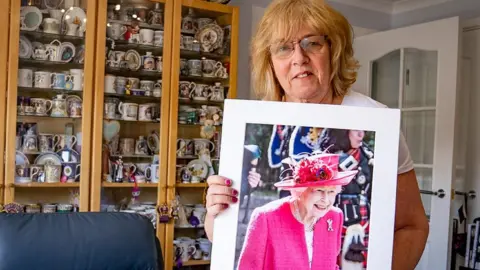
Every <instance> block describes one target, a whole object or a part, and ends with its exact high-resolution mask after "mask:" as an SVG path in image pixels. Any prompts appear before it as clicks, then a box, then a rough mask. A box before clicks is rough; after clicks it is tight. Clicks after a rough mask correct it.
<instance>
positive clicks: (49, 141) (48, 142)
mask: <svg viewBox="0 0 480 270" xmlns="http://www.w3.org/2000/svg"><path fill="white" fill-rule="evenodd" d="M38 144H39V148H40V149H39V150H40V152H53V151H55V148H54V135H53V134H46V133H40V134H39V135H38Z"/></svg>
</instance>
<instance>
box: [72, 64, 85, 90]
mask: <svg viewBox="0 0 480 270" xmlns="http://www.w3.org/2000/svg"><path fill="white" fill-rule="evenodd" d="M70 77H71V79H72V82H73V87H72V90H75V91H80V90H82V89H83V69H70Z"/></svg>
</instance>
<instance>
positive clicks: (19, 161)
mask: <svg viewBox="0 0 480 270" xmlns="http://www.w3.org/2000/svg"><path fill="white" fill-rule="evenodd" d="M26 164H30V161H29V160H28V158H27V156H25V154H23V153H22V152H20V151H16V152H15V165H26Z"/></svg>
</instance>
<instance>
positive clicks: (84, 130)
mask: <svg viewBox="0 0 480 270" xmlns="http://www.w3.org/2000/svg"><path fill="white" fill-rule="evenodd" d="M95 13H96V10H95V0H75V1H73V0H66V1H39V0H35V1H22V0H11V1H10V36H9V55H8V57H9V58H8V89H7V90H8V92H7V105H6V147H5V157H6V160H5V185H6V187H5V190H6V192H5V203H17V204H20V205H21V206H23V207H24V209H25V211H29V212H30V211H33V212H37V211H42V212H47V211H48V212H52V211H53V212H55V211H62V212H64V211H87V210H88V195H89V192H88V187H89V182H88V181H89V179H90V177H89V175H88V172H89V166H90V141H91V140H90V137H89V136H90V128H91V119H90V118H91V104H92V92H93V88H92V84H91V82H92V76H93V60H94V50H93V49H94V47H93V46H94V35H93V34H94V31H93V30H94V28H95V24H94V23H93V22H94V21H95ZM2 38H4V37H3V36H2ZM2 120H4V119H3V118H2Z"/></svg>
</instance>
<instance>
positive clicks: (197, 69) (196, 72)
mask: <svg viewBox="0 0 480 270" xmlns="http://www.w3.org/2000/svg"><path fill="white" fill-rule="evenodd" d="M187 63H188V73H189V74H188V75H190V76H199V77H200V76H202V60H198V59H190V60H188V61H187Z"/></svg>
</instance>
